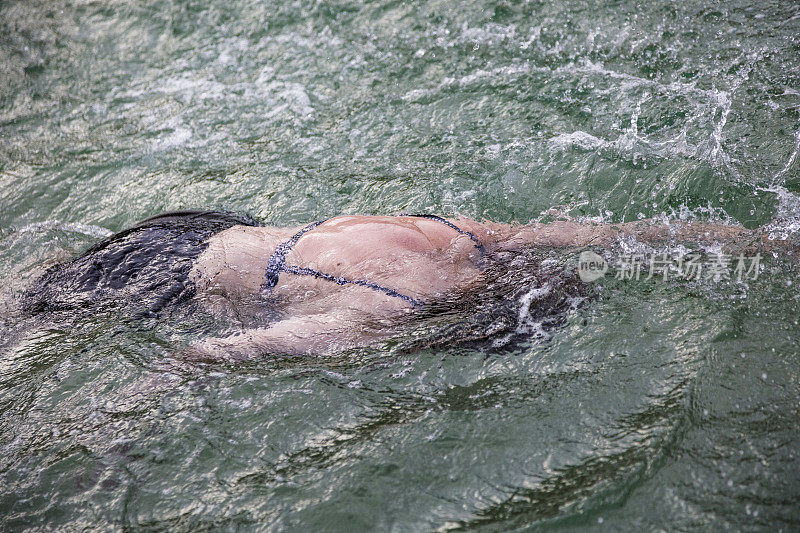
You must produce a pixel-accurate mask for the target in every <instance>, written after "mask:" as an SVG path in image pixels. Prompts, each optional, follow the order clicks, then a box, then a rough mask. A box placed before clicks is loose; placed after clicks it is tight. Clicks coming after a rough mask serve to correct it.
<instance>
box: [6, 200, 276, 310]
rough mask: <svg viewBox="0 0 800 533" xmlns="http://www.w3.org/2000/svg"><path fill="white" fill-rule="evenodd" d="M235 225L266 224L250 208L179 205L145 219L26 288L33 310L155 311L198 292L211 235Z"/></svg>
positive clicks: (25, 307)
mask: <svg viewBox="0 0 800 533" xmlns="http://www.w3.org/2000/svg"><path fill="white" fill-rule="evenodd" d="M235 225H243V226H263V223H262V222H261V221H259V220H256V219H255V218H252V217H250V216H249V215H245V214H238V213H229V212H225V211H174V212H169V213H163V214H160V215H157V216H154V217H151V218H148V219H146V220H143V221H141V222H139V223H138V224H136V225H134V226H133V227H131V228H128V229H126V230H123V231H121V232H119V233H116V234H114V235H112V236H110V237H108V238H106V239H104V240H102V241H100V242H98V243H97V244H95V245H93V246H92V247H90V248H89V249H88V250H86V251H85V252H83V253H82V254H81V255H79V256H78V257H76V258H74V259H71V260H69V261H66V262H64V263H60V264H57V265H54V266H53V267H51V268H50V269H48V270H47V272H45V273H44V274H43V275H42V276H41V277H40V278H39V279H38V280H36V281H35V282H34V283H33V284H32V285H31V286H30V287H29V288H28V289H27V290H26V291H25V293H24V294H23V297H22V301H21V304H22V305H21V307H22V310H23V311H24V312H26V313H28V314H39V313H64V312H76V311H79V310H81V309H84V310H98V309H103V308H120V307H122V306H128V307H135V308H136V309H137V313H139V314H144V315H154V314H157V313H159V312H160V311H161V310H163V309H164V308H166V307H168V306H171V305H175V304H178V303H180V302H183V301H185V300H187V299H188V298H190V297H191V296H192V295H194V292H195V288H194V286H193V284H192V283H191V282H190V281H189V278H188V275H189V271H190V270H191V269H192V265H193V263H194V260H195V259H196V258H197V256H199V255H200V254H201V253H202V252H203V250H205V249H206V247H207V246H208V239H209V238H210V237H211V236H213V235H214V234H216V233H219V232H220V231H223V230H226V229H228V228H230V227H232V226H235Z"/></svg>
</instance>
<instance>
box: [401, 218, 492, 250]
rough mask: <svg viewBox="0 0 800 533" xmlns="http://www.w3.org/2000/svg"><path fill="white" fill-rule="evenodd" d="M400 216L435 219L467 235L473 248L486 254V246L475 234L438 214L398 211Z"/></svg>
mask: <svg viewBox="0 0 800 533" xmlns="http://www.w3.org/2000/svg"><path fill="white" fill-rule="evenodd" d="M400 216H403V217H417V218H427V219H428V220H435V221H436V222H441V223H442V224H444V225H445V226H447V227H449V228H452V229H454V230H456V231H457V232H459V233H460V234H461V235H466V236H467V237H469V238H470V239H471V240H472V242H473V243H474V245H475V248H477V249H478V250H479V251H480V252H481V255H485V254H486V248H484V246H483V243H482V242H481V241H480V240H478V238H477V237H476V236H475V234H473V233H472V232H470V231H466V230H463V229H461V228H459V227H458V226H456V225H455V224H453V223H452V222H450V221H449V220H447V219H444V218H442V217H440V216H438V215H431V214H428V213H413V214H412V213H400Z"/></svg>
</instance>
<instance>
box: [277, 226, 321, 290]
mask: <svg viewBox="0 0 800 533" xmlns="http://www.w3.org/2000/svg"><path fill="white" fill-rule="evenodd" d="M323 222H325V221H324V220H317V221H316V222H312V223H311V224H309V225H308V226H306V227H304V228H303V229H301V230H300V231H298V232H297V233H295V234H294V235H292V238H291V239H289V240H288V241H286V242H284V243H282V244H279V245H278V247H277V248H275V251H274V252H273V253H272V255H271V256H270V257H269V262H268V263H267V273H266V275H265V277H266V281H265V282H264V285H262V287H261V289H262V290H265V289H266V290H269V289H271V288H273V287H274V286H275V285H277V284H278V278H279V277H280V275H281V272H282V271H283V270H286V255H287V254H288V253H289V250H291V249H292V248H293V247H294V245H295V244H297V241H299V240H300V237H302V236H303V235H305V234H306V233H308V232H309V231H311V230H312V229H314V228H316V227H317V226H319V225H320V224H322V223H323Z"/></svg>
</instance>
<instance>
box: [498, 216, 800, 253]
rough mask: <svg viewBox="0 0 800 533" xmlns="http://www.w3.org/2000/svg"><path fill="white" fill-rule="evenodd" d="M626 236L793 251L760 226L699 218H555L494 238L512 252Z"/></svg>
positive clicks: (741, 249) (609, 241) (604, 241)
mask: <svg viewBox="0 0 800 533" xmlns="http://www.w3.org/2000/svg"><path fill="white" fill-rule="evenodd" d="M626 238H633V239H636V240H637V241H639V242H642V243H645V244H650V245H659V244H678V243H683V244H689V245H698V246H720V247H722V249H723V250H725V251H726V252H728V253H755V252H770V251H781V250H782V251H786V252H791V253H793V254H794V253H795V252H796V250H793V249H792V247H791V243H789V242H787V241H771V240H769V238H768V234H767V232H766V231H765V230H763V229H761V228H759V229H756V230H748V229H747V228H744V227H742V226H736V225H729V224H720V223H715V222H702V221H693V222H681V221H674V222H670V223H669V224H667V223H664V222H663V221H661V220H653V219H645V220H637V221H635V222H624V223H620V224H599V223H588V222H587V223H579V222H574V221H555V222H551V223H548V224H542V223H534V224H529V225H526V226H516V227H513V226H511V227H508V229H507V230H506V233H505V235H503V237H502V238H501V239H500V240H499V241H498V243H497V247H498V248H499V249H500V250H509V251H512V250H519V249H521V248H525V247H534V246H544V247H554V248H562V247H585V246H611V245H613V244H614V243H616V242H619V241H620V240H622V239H626Z"/></svg>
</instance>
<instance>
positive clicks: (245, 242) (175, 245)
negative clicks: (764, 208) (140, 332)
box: [29, 211, 771, 359]
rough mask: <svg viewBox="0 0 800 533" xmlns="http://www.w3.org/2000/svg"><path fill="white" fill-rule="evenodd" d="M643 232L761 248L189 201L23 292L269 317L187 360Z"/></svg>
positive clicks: (313, 345)
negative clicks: (275, 221) (534, 257)
mask: <svg viewBox="0 0 800 533" xmlns="http://www.w3.org/2000/svg"><path fill="white" fill-rule="evenodd" d="M625 237H635V238H636V239H638V240H639V241H642V242H647V243H656V242H664V243H667V242H689V241H691V242H693V243H696V244H705V245H713V244H724V246H725V247H726V248H727V249H729V250H731V249H736V250H742V251H744V250H754V249H766V248H767V247H769V246H771V243H770V242H769V241H768V240H767V239H766V238H765V235H764V234H763V233H760V232H758V231H750V230H747V229H745V228H742V227H739V226H729V225H720V224H713V223H703V222H694V223H673V224H671V225H664V224H656V223H653V222H652V221H639V222H633V223H624V224H614V225H611V224H588V223H587V224H580V223H577V222H571V221H557V222H552V223H549V224H543V223H535V224H529V225H524V226H512V225H508V224H501V223H494V222H477V221H475V220H471V219H468V218H463V217H462V218H458V219H445V218H442V217H439V216H435V215H400V216H338V217H334V218H331V219H328V220H324V221H318V222H313V223H311V224H309V225H305V226H300V227H291V228H281V227H275V226H267V225H262V224H261V223H259V222H258V221H256V220H254V219H252V218H250V217H246V216H241V215H234V214H230V213H223V212H202V211H188V212H176V213H166V214H163V215H159V216H157V217H153V218H150V219H147V220H145V221H143V222H142V223H140V224H138V225H136V226H134V227H133V228H130V229H128V230H125V231H123V232H120V233H118V234H116V235H113V236H112V237H110V238H108V239H106V240H104V241H102V242H100V243H98V244H97V245H95V246H93V247H92V248H90V249H89V250H87V251H86V252H85V253H84V254H82V255H81V256H80V257H78V258H76V259H74V260H72V261H70V262H68V263H66V264H64V265H58V266H56V267H54V268H53V269H51V270H50V271H48V272H47V273H46V274H45V275H44V276H43V277H42V278H41V280H40V281H39V282H38V283H37V284H36V286H35V287H34V288H33V289H32V290H31V291H29V295H30V298H29V300H30V302H29V307H30V308H34V309H38V310H40V311H46V310H51V311H59V310H69V309H74V308H76V307H82V306H91V305H92V304H93V303H94V302H96V301H98V300H103V301H111V302H122V301H130V300H135V301H136V302H137V304H138V305H139V306H140V307H141V309H142V310H143V312H144V313H145V314H155V313H158V312H159V311H161V310H162V309H164V308H165V307H167V306H170V305H175V304H176V303H179V302H183V301H187V300H189V299H192V300H194V301H197V302H199V303H200V304H201V305H203V306H204V307H205V308H207V309H209V310H211V311H212V312H214V313H215V314H219V315H229V316H238V315H240V314H242V313H244V312H245V310H247V309H254V308H257V309H264V308H267V309H269V310H271V311H272V313H273V315H272V316H273V317H275V319H273V320H270V321H268V322H265V323H264V324H256V325H254V326H253V327H246V328H243V329H242V330H241V331H239V332H237V333H234V334H233V335H229V336H226V337H211V338H207V339H205V340H204V341H201V342H198V343H196V344H195V345H193V347H192V348H191V349H190V350H189V355H190V357H194V358H211V359H217V358H232V359H244V358H250V357H254V356H257V355H261V354H265V353H292V354H320V353H326V352H333V351H337V350H341V349H344V348H348V347H353V346H364V345H368V344H370V343H372V342H374V341H376V340H379V339H382V338H385V336H386V334H387V333H386V332H387V330H388V329H389V328H388V325H391V324H397V323H400V322H402V321H403V320H404V319H406V318H407V317H409V316H412V315H414V314H415V313H416V312H417V311H418V310H419V309H421V308H424V307H426V306H429V305H431V304H434V303H436V302H437V301H441V300H443V299H446V298H452V297H453V295H458V294H464V293H468V292H471V291H479V290H480V289H481V288H482V284H483V282H484V281H485V278H484V271H485V265H486V263H487V262H488V261H496V260H497V258H500V257H503V255H504V254H506V255H507V254H508V253H511V254H512V255H513V253H514V252H518V251H520V250H522V249H526V248H527V249H530V248H565V247H576V248H579V247H586V246H594V245H596V246H608V245H610V244H612V243H614V242H616V241H617V240H618V239H620V238H625Z"/></svg>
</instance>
